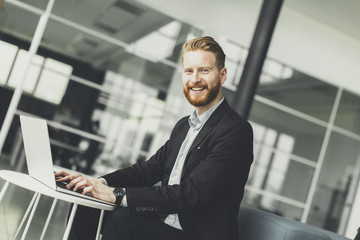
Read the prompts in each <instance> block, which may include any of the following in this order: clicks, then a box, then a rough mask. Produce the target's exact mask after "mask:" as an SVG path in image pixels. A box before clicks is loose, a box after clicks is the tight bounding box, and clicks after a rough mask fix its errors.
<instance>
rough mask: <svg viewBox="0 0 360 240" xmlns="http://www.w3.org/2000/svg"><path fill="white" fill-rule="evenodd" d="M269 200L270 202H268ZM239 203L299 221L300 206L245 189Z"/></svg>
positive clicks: (301, 210)
mask: <svg viewBox="0 0 360 240" xmlns="http://www.w3.org/2000/svg"><path fill="white" fill-rule="evenodd" d="M269 202H271V204H268V203H269ZM241 205H242V206H246V207H252V208H257V209H261V210H264V211H267V212H271V213H274V214H276V215H279V216H283V217H286V218H289V219H294V220H297V221H300V219H301V215H302V212H303V209H302V208H299V207H296V206H292V205H290V204H286V203H284V202H281V201H278V200H276V199H273V198H271V197H268V196H263V195H260V194H257V193H254V192H250V191H245V194H244V198H243V200H242V202H241Z"/></svg>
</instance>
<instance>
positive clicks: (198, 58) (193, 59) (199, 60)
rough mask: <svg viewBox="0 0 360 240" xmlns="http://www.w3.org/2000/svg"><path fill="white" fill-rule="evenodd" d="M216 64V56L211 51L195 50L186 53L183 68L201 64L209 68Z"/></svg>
mask: <svg viewBox="0 0 360 240" xmlns="http://www.w3.org/2000/svg"><path fill="white" fill-rule="evenodd" d="M215 63H216V58H215V54H214V53H212V52H210V51H204V50H195V51H189V52H186V53H184V58H183V67H187V66H188V65H189V66H190V65H194V64H200V65H204V66H207V67H209V66H211V65H214V64H215Z"/></svg>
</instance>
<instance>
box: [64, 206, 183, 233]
mask: <svg viewBox="0 0 360 240" xmlns="http://www.w3.org/2000/svg"><path fill="white" fill-rule="evenodd" d="M99 216H100V211H99V210H97V209H91V208H87V207H82V206H78V209H77V211H76V214H75V219H74V222H73V225H72V228H71V232H70V236H69V239H70V240H91V239H95V235H96V230H97V225H98V221H99ZM102 235H103V238H102V240H145V239H146V240H169V239H171V240H189V238H187V237H186V235H185V233H184V232H183V231H181V230H178V229H176V228H173V227H171V226H169V225H167V224H165V223H164V222H162V221H161V220H160V217H159V216H139V215H134V214H131V213H130V211H129V209H128V208H118V209H116V210H114V211H112V212H105V215H104V221H103V226H102Z"/></svg>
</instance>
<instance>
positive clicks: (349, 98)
mask: <svg viewBox="0 0 360 240" xmlns="http://www.w3.org/2000/svg"><path fill="white" fill-rule="evenodd" d="M359 109H360V96H359V95H355V94H353V93H350V92H348V91H344V92H343V93H342V96H341V100H340V104H339V109H338V113H337V115H336V119H335V125H336V126H339V127H341V128H344V129H346V130H348V131H350V132H354V133H357V134H360V121H359V120H360V111H359Z"/></svg>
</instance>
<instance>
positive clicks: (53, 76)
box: [34, 58, 72, 104]
mask: <svg viewBox="0 0 360 240" xmlns="http://www.w3.org/2000/svg"><path fill="white" fill-rule="evenodd" d="M71 72H72V67H71V66H70V65H67V64H64V63H62V62H59V61H55V60H53V59H50V58H47V59H46V60H45V64H44V69H43V70H42V72H41V76H40V79H39V82H38V84H37V86H36V90H35V93H34V95H35V96H36V97H38V98H41V99H44V100H46V101H49V102H52V103H55V104H59V103H60V102H61V100H62V97H63V96H64V93H65V90H66V87H67V85H68V82H69V77H70V75H71Z"/></svg>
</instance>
